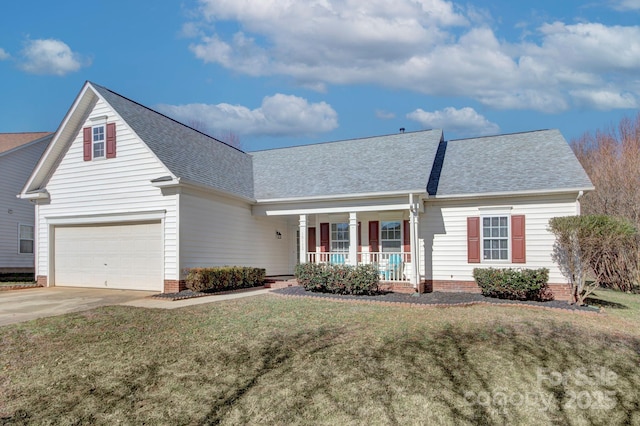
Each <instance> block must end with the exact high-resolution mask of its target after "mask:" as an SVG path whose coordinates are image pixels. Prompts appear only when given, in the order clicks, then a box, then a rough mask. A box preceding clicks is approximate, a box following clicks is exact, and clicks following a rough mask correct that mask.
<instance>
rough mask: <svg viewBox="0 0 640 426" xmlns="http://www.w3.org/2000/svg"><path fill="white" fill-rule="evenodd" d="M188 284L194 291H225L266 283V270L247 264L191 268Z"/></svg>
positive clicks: (187, 272) (188, 273)
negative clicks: (250, 266) (247, 265)
mask: <svg viewBox="0 0 640 426" xmlns="http://www.w3.org/2000/svg"><path fill="white" fill-rule="evenodd" d="M185 272H186V274H187V278H186V285H187V288H188V289H189V290H192V291H205V292H214V291H225V290H235V289H238V288H249V287H258V286H261V285H264V279H265V273H266V272H265V270H264V269H262V268H249V267H245V266H221V267H214V268H190V269H187V270H186V271H185Z"/></svg>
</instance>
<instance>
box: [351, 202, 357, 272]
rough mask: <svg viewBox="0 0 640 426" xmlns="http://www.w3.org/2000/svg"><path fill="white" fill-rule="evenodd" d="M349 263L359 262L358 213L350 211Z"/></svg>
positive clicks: (355, 263)
mask: <svg viewBox="0 0 640 426" xmlns="http://www.w3.org/2000/svg"><path fill="white" fill-rule="evenodd" d="M349 264H350V265H354V266H355V265H357V264H358V215H357V214H356V213H355V212H351V213H349Z"/></svg>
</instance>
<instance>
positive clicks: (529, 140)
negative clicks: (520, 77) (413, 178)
mask: <svg viewBox="0 0 640 426" xmlns="http://www.w3.org/2000/svg"><path fill="white" fill-rule="evenodd" d="M444 144H445V147H444V149H443V151H444V155H443V156H442V158H441V159H440V161H442V166H441V167H442V170H441V173H440V176H439V181H438V182H437V185H435V186H433V185H430V186H433V190H435V191H437V192H435V193H436V196H438V197H440V196H461V195H483V194H485V195H486V194H501V193H526V192H540V191H550V192H553V191H561V190H587V189H592V188H593V184H592V183H591V181H590V180H589V177H588V176H587V174H586V172H585V171H584V169H583V168H582V166H581V165H580V162H579V161H578V159H577V158H576V156H575V155H574V153H573V151H572V150H571V147H570V146H569V144H568V143H567V141H566V140H565V139H564V137H563V136H562V134H561V133H560V131H558V130H540V131H534V132H526V133H515V134H509V135H499V136H489V137H481V138H473V139H459V140H452V141H448V142H444ZM430 189H431V188H430ZM430 192H432V191H430ZM431 195H433V194H431Z"/></svg>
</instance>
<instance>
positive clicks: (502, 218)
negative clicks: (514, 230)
mask: <svg viewBox="0 0 640 426" xmlns="http://www.w3.org/2000/svg"><path fill="white" fill-rule="evenodd" d="M500 226H507V217H506V216H502V217H501V218H500Z"/></svg>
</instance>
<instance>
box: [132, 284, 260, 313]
mask: <svg viewBox="0 0 640 426" xmlns="http://www.w3.org/2000/svg"><path fill="white" fill-rule="evenodd" d="M270 291H271V289H268V288H259V289H256V290H251V291H242V292H238V293H228V294H213V295H211V296H203V297H194V298H192V299H183V300H168V299H158V298H154V297H146V298H144V299H137V300H130V301H127V302H124V303H120V305H122V306H135V307H138V308H152V309H153V308H157V309H176V308H183V307H185V306H194V305H202V304H204V303H213V302H222V301H225V300H233V299H240V298H243V297H250V296H259V295H262V294H267V293H269V292H270Z"/></svg>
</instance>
